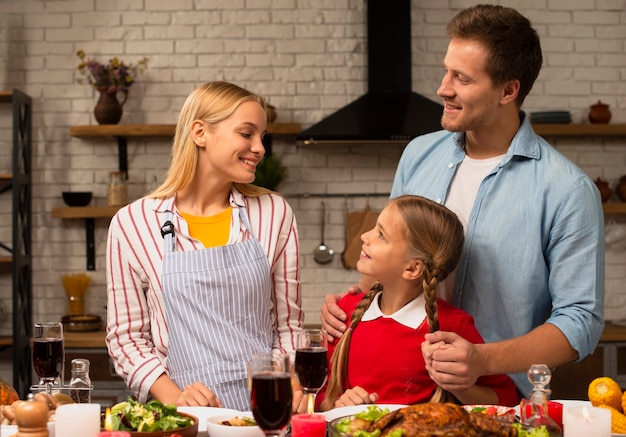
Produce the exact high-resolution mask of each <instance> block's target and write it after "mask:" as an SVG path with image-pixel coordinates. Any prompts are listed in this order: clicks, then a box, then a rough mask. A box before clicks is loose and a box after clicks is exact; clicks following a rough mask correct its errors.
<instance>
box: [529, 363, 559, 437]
mask: <svg viewBox="0 0 626 437" xmlns="http://www.w3.org/2000/svg"><path fill="white" fill-rule="evenodd" d="M526 375H527V376H528V380H529V381H530V383H531V384H532V385H533V389H532V391H531V392H530V400H529V399H523V400H522V402H521V405H520V410H521V411H520V416H521V419H522V426H524V427H525V428H527V429H528V428H540V427H542V426H545V427H546V429H547V431H548V433H549V435H550V437H563V430H562V429H561V427H560V426H559V425H558V424H557V423H556V422H555V421H554V420H553V419H552V418H551V417H550V416H548V395H549V394H550V389H549V388H548V387H547V386H548V384H549V383H550V380H551V379H552V372H551V371H550V368H549V367H548V366H546V365H545V364H533V365H532V366H530V369H528V372H526Z"/></svg>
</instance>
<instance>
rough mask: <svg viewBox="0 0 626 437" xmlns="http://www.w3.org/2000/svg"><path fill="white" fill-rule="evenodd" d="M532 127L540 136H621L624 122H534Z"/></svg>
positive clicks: (624, 134) (624, 128)
mask: <svg viewBox="0 0 626 437" xmlns="http://www.w3.org/2000/svg"><path fill="white" fill-rule="evenodd" d="M533 129H534V130H535V132H536V133H537V134H538V135H541V136H548V137H550V136H554V137H594V136H601V137H623V136H626V124H565V123H563V124H544V123H535V124H533Z"/></svg>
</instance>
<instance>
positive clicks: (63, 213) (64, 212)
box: [52, 206, 121, 219]
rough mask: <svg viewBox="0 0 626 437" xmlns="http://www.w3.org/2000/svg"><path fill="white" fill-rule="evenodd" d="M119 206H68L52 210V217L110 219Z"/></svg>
mask: <svg viewBox="0 0 626 437" xmlns="http://www.w3.org/2000/svg"><path fill="white" fill-rule="evenodd" d="M120 208H121V207H120V206H68V207H59V208H52V217H58V218H65V219H81V218H82V219H84V218H111V217H113V216H114V215H115V213H116V212H117V211H118V210H119V209H120Z"/></svg>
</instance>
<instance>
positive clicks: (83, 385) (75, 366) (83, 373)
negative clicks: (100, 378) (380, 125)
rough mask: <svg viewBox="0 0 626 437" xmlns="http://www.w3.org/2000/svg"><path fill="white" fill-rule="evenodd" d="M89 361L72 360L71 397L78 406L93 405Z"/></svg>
mask: <svg viewBox="0 0 626 437" xmlns="http://www.w3.org/2000/svg"><path fill="white" fill-rule="evenodd" d="M89 364H90V363H89V360H88V359H86V358H74V359H73V360H72V369H71V370H72V377H71V379H70V396H71V397H72V399H74V402H76V403H77V404H90V403H91V390H92V386H91V378H90V377H89Z"/></svg>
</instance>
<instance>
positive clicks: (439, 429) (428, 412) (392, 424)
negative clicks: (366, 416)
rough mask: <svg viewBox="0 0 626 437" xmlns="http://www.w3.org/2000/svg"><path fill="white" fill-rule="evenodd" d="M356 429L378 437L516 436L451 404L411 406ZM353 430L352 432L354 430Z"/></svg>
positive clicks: (506, 426) (493, 421) (505, 427)
mask: <svg viewBox="0 0 626 437" xmlns="http://www.w3.org/2000/svg"><path fill="white" fill-rule="evenodd" d="M359 425H360V426H359V428H361V429H365V430H366V431H369V432H372V431H374V430H376V429H379V430H380V431H381V435H380V437H386V436H388V435H389V434H390V433H391V432H392V431H394V430H396V429H402V431H403V433H402V436H403V437H437V436H445V437H483V436H484V437H487V436H491V437H516V436H517V430H516V429H515V428H513V427H512V426H511V424H509V423H505V422H501V421H499V420H497V419H494V418H492V417H489V416H487V415H485V414H482V413H468V412H467V411H465V409H464V408H462V407H461V406H459V405H456V404H452V403H424V404H416V405H411V406H409V407H405V408H401V409H399V410H395V411H392V412H391V413H389V414H386V415H385V416H383V417H382V418H380V419H379V420H378V421H376V422H374V423H367V424H364V423H363V422H361V423H360V424H359ZM353 430H354V429H353Z"/></svg>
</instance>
